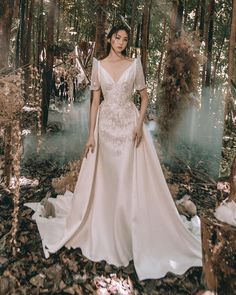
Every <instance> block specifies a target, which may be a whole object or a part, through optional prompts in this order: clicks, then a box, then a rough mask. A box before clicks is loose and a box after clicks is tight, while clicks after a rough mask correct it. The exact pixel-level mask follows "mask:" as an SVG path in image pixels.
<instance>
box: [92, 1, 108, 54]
mask: <svg viewBox="0 0 236 295" xmlns="http://www.w3.org/2000/svg"><path fill="white" fill-rule="evenodd" d="M107 6H108V0H98V6H97V18H96V39H95V42H96V47H95V56H96V57H97V58H100V57H103V56H105V55H106V45H107V44H106V35H105V30H106V27H107V15H106V10H107Z"/></svg>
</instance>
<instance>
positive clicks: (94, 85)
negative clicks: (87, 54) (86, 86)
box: [90, 57, 100, 90]
mask: <svg viewBox="0 0 236 295" xmlns="http://www.w3.org/2000/svg"><path fill="white" fill-rule="evenodd" d="M98 89H100V82H99V78H98V60H97V59H96V58H95V57H93V65H92V74H91V85H90V90H98Z"/></svg>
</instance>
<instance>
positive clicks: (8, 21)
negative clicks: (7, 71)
mask: <svg viewBox="0 0 236 295" xmlns="http://www.w3.org/2000/svg"><path fill="white" fill-rule="evenodd" d="M18 9H19V0H1V2H0V69H1V68H8V54H9V45H10V44H9V43H10V35H11V26H12V23H13V19H14V18H15V17H17V15H18Z"/></svg>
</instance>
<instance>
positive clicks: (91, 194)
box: [25, 57, 202, 280]
mask: <svg viewBox="0 0 236 295" xmlns="http://www.w3.org/2000/svg"><path fill="white" fill-rule="evenodd" d="M100 87H101V89H102V92H103V95H104V101H102V103H101V104H100V106H99V109H98V113H97V118H96V125H95V130H94V136H95V143H96V144H95V149H94V152H93V153H92V152H89V153H88V156H87V158H84V159H83V161H82V166H81V170H80V173H79V177H78V180H77V184H76V187H75V191H74V193H71V192H69V191H67V192H66V193H65V194H64V195H59V196H57V198H49V201H51V202H52V203H53V204H54V206H55V210H56V217H55V218H45V217H42V216H41V215H42V205H40V203H25V205H26V206H28V207H30V208H32V209H33V210H34V211H35V213H34V215H33V216H32V218H33V219H35V221H36V223H37V226H38V230H39V233H40V236H41V239H42V245H43V249H44V254H45V257H46V258H47V257H48V256H49V254H50V253H55V252H56V251H58V250H59V249H60V248H61V247H63V246H65V247H67V248H69V249H70V248H71V247H72V248H77V247H80V248H81V250H82V253H83V255H85V256H86V257H87V258H89V259H91V260H92V261H101V260H106V261H107V262H108V263H110V264H113V265H116V266H127V265H128V264H129V261H130V260H133V261H134V266H135V269H136V272H137V275H138V277H139V279H140V280H143V279H152V278H161V277H163V276H165V274H166V273H167V272H168V271H170V272H173V273H176V274H182V273H184V272H185V271H186V270H187V269H188V268H190V267H192V266H201V265H202V261H201V258H202V252H201V238H200V236H195V235H194V234H193V233H192V232H190V231H189V230H188V229H187V228H186V227H185V225H184V223H183V221H182V219H181V217H180V215H179V214H178V211H177V209H176V206H175V203H174V201H173V199H172V196H171V194H170V192H169V189H168V186H167V183H166V181H165V178H164V175H163V173H162V169H161V166H160V163H159V160H158V157H157V154H156V151H155V147H154V144H153V141H152V138H151V135H150V133H149V131H148V129H147V127H146V125H145V124H143V138H142V140H141V143H140V145H139V146H138V147H137V148H136V147H135V145H134V141H133V130H134V128H135V127H136V124H137V120H138V117H139V111H138V110H137V108H136V107H135V105H134V103H133V102H132V100H131V96H132V92H133V90H134V89H137V90H141V89H143V88H145V87H146V84H145V80H144V75H143V69H142V64H141V60H140V58H139V57H138V58H135V59H134V60H133V61H132V62H131V63H130V65H129V67H128V68H127V69H126V70H125V71H124V72H123V74H122V75H121V76H120V78H119V79H118V80H117V81H115V80H114V79H113V78H112V76H111V75H110V74H109V72H108V71H107V70H106V69H105V68H104V67H103V65H102V64H101V62H100V61H98V60H97V59H96V58H93V67H92V76H91V90H97V89H99V88H100ZM75 148H76V147H75Z"/></svg>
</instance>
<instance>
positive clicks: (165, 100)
mask: <svg viewBox="0 0 236 295" xmlns="http://www.w3.org/2000/svg"><path fill="white" fill-rule="evenodd" d="M198 49H199V42H198V40H196V38H195V37H191V36H190V35H187V34H182V35H181V37H179V38H176V39H173V40H170V42H169V44H168V46H167V55H166V62H165V72H164V80H163V82H162V84H161V88H162V95H161V96H160V99H159V119H158V121H159V126H160V132H161V138H162V139H163V140H165V139H167V140H168V138H169V137H170V135H171V134H173V132H174V127H175V126H176V125H177V124H178V122H179V121H180V119H181V115H182V114H183V113H184V112H183V111H184V110H186V109H187V108H188V107H189V106H191V105H194V106H196V107H199V106H200V99H199V93H198V84H199V74H200V73H199V66H200V64H201V63H202V62H203V57H202V56H201V55H200V54H199V50H198Z"/></svg>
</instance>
